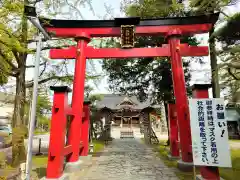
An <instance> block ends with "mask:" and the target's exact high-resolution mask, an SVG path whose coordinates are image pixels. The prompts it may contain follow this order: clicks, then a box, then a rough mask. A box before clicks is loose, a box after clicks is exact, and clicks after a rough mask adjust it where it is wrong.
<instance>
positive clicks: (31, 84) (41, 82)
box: [25, 75, 73, 88]
mask: <svg viewBox="0 0 240 180" xmlns="http://www.w3.org/2000/svg"><path fill="white" fill-rule="evenodd" d="M66 78H69V79H73V76H72V75H68V76H52V77H48V78H46V79H42V80H40V81H38V84H39V85H40V84H43V83H46V82H48V81H51V80H59V81H61V80H64V79H66ZM25 87H26V88H32V87H33V81H30V82H28V83H27V84H26V85H25Z"/></svg>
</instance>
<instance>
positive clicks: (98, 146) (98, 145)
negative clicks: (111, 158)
mask: <svg viewBox="0 0 240 180" xmlns="http://www.w3.org/2000/svg"><path fill="white" fill-rule="evenodd" d="M103 149H104V142H103V141H98V140H93V152H100V151H102V150H103Z"/></svg>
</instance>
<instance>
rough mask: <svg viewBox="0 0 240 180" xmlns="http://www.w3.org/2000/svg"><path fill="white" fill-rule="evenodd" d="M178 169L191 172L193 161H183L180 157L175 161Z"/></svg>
mask: <svg viewBox="0 0 240 180" xmlns="http://www.w3.org/2000/svg"><path fill="white" fill-rule="evenodd" d="M177 166H178V169H180V170H181V171H184V172H192V171H193V163H192V162H183V161H182V160H181V159H180V160H179V161H178V162H177Z"/></svg>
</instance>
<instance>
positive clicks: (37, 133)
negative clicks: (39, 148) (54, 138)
mask: <svg viewBox="0 0 240 180" xmlns="http://www.w3.org/2000/svg"><path fill="white" fill-rule="evenodd" d="M48 133H49V132H48V131H41V130H39V129H36V130H35V131H34V135H42V134H48Z"/></svg>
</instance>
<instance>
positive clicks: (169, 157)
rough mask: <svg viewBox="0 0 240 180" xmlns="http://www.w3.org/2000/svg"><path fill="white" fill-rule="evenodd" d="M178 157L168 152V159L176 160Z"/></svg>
mask: <svg viewBox="0 0 240 180" xmlns="http://www.w3.org/2000/svg"><path fill="white" fill-rule="evenodd" d="M179 158H180V157H179V156H172V155H171V154H168V159H169V160H170V161H176V160H178V159H179Z"/></svg>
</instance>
